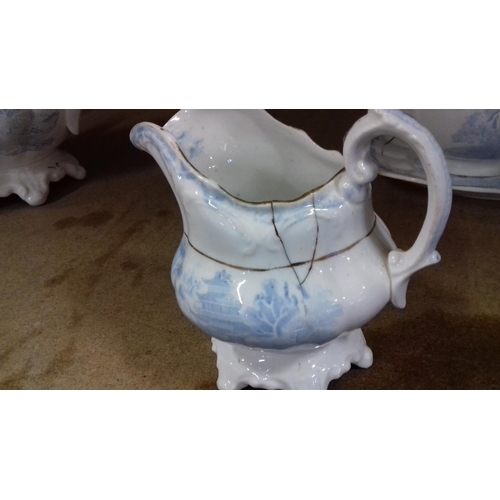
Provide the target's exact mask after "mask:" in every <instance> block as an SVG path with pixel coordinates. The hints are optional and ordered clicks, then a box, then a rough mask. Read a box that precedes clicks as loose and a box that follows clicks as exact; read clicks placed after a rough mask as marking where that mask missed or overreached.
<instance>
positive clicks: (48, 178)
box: [0, 149, 86, 206]
mask: <svg viewBox="0 0 500 500" xmlns="http://www.w3.org/2000/svg"><path fill="white" fill-rule="evenodd" d="M0 162H1V163H0V197H5V196H9V195H11V194H17V195H18V196H19V197H20V198H21V199H23V200H24V201H25V202H26V203H29V204H30V205H32V206H38V205H43V204H44V203H45V201H46V200H47V196H48V195H49V184H50V183H51V182H57V181H59V180H61V179H62V178H63V177H64V176H65V175H69V176H70V177H73V178H74V179H78V180H82V179H84V178H85V175H86V171H85V169H84V168H83V167H82V166H81V165H80V164H79V163H78V160H77V159H76V158H75V157H73V156H72V155H70V154H69V153H66V152H65V151H61V150H59V149H57V150H55V151H54V152H53V153H51V154H50V155H49V156H46V157H45V158H43V159H41V160H40V159H38V160H35V161H33V160H32V159H30V158H28V157H27V156H26V161H25V162H24V161H23V157H21V156H18V157H16V161H15V163H14V162H12V163H7V164H6V163H5V157H4V158H2V159H1V160H0Z"/></svg>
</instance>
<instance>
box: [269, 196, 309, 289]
mask: <svg viewBox="0 0 500 500" xmlns="http://www.w3.org/2000/svg"><path fill="white" fill-rule="evenodd" d="M271 212H272V222H273V226H274V232H275V233H276V236H277V237H278V238H279V240H280V242H281V246H282V247H283V252H284V253H285V257H286V259H287V260H288V264H290V267H291V268H292V271H293V273H294V274H295V277H296V278H297V283H298V284H299V286H300V289H301V290H302V283H301V282H300V279H299V275H298V274H297V271H296V270H295V267H293V265H292V261H291V260H290V257H288V253H287V251H286V248H285V243H284V242H283V240H282V239H281V236H280V234H279V232H278V228H277V227H276V221H275V220H274V202H271Z"/></svg>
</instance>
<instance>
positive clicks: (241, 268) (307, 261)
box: [184, 218, 377, 272]
mask: <svg viewBox="0 0 500 500" xmlns="http://www.w3.org/2000/svg"><path fill="white" fill-rule="evenodd" d="M376 225H377V219H376V218H375V221H374V222H373V226H372V228H371V229H370V231H368V233H367V234H366V235H365V236H363V237H362V238H360V239H359V240H358V241H355V242H354V243H352V244H351V245H349V246H348V247H345V248H342V249H340V250H336V251H335V252H330V253H328V254H327V255H323V256H322V257H316V258H314V260H305V261H303V262H292V263H290V264H288V265H286V266H277V267H270V268H253V267H242V266H235V265H234V264H228V263H227V262H223V261H221V260H219V259H216V258H215V257H211V256H210V255H207V254H206V253H204V252H202V251H201V250H200V249H199V248H196V247H195V246H194V245H193V244H192V243H191V241H190V240H189V236H188V235H187V234H186V233H184V236H185V237H186V240H187V242H188V243H189V246H190V247H191V248H192V249H193V250H195V251H196V252H198V253H199V254H200V255H203V257H206V258H207V259H210V260H213V261H214V262H217V263H218V264H223V265H224V266H228V267H232V268H233V269H240V270H242V271H257V272H263V271H274V270H276V269H287V268H292V267H297V266H303V265H305V264H310V263H311V262H313V263H314V262H321V261H323V260H326V259H330V258H331V257H335V256H336V255H339V254H342V253H344V252H347V251H348V250H351V248H354V247H355V246H356V245H357V244H358V243H361V242H362V241H363V240H364V239H365V238H368V237H369V236H370V235H371V234H372V233H373V231H374V229H375V227H376Z"/></svg>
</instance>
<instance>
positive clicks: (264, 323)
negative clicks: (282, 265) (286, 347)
mask: <svg viewBox="0 0 500 500" xmlns="http://www.w3.org/2000/svg"><path fill="white" fill-rule="evenodd" d="M298 316H299V303H298V300H297V297H296V296H295V295H292V294H290V290H289V287H288V283H285V285H284V287H283V295H281V294H280V293H279V292H278V289H277V284H276V281H275V280H269V281H267V282H266V283H264V291H263V293H261V294H259V295H257V296H256V297H255V300H254V307H252V308H250V309H248V310H247V311H246V323H247V324H248V325H249V326H251V327H252V332H253V334H254V335H255V336H265V337H281V336H282V335H283V334H284V333H285V328H286V327H287V326H289V324H290V322H291V321H292V320H294V319H295V318H297V317H298Z"/></svg>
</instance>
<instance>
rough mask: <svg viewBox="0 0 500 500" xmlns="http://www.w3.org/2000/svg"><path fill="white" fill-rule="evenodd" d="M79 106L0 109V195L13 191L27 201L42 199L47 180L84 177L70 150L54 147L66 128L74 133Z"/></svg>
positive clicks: (46, 192) (75, 131)
mask: <svg viewBox="0 0 500 500" xmlns="http://www.w3.org/2000/svg"><path fill="white" fill-rule="evenodd" d="M79 114H80V110H74V109H73V110H70V109H67V110H63V109H2V110H0V197H5V196H9V195H10V194H17V195H18V196H20V197H21V198H22V199H23V200H24V201H26V202H27V203H29V204H30V205H33V206H36V205H41V204H43V203H45V201H46V199H47V196H48V193H49V183H50V182H56V181H58V180H60V179H61V178H63V177H64V176H65V175H69V176H71V177H74V178H75V179H83V178H84V177H85V174H86V172H85V169H84V168H83V167H81V166H80V164H79V163H78V161H77V160H76V159H75V158H74V157H73V156H71V155H70V154H68V153H66V152H64V151H61V150H59V149H57V146H59V144H60V143H61V142H62V141H63V140H64V139H65V138H66V137H67V135H68V131H70V132H72V133H73V134H77V133H78V120H79Z"/></svg>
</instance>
